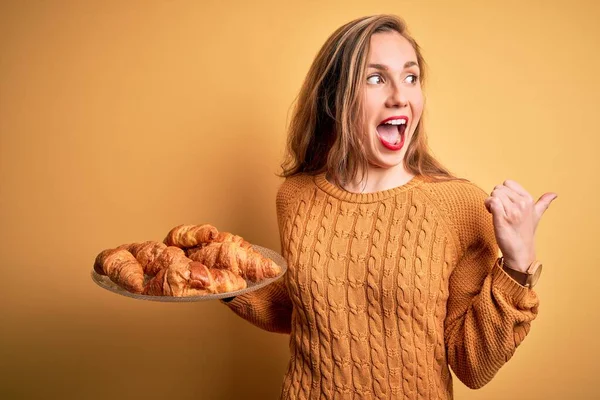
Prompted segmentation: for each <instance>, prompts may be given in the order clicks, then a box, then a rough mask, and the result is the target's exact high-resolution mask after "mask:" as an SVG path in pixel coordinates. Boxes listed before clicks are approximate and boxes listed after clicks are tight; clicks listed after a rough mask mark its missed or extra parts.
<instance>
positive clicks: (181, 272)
mask: <svg viewBox="0 0 600 400" xmlns="http://www.w3.org/2000/svg"><path fill="white" fill-rule="evenodd" d="M246 287H247V283H246V281H245V280H244V279H243V278H242V277H241V276H239V275H236V274H234V273H233V272H231V271H229V270H219V269H210V268H208V267H207V266H205V265H204V264H202V263H199V262H195V261H191V260H189V259H188V260H187V261H185V260H183V259H181V260H178V261H176V262H175V263H173V264H171V265H170V266H169V268H166V269H162V270H160V271H159V273H158V274H157V275H156V276H155V277H154V278H152V279H151V280H150V281H149V282H148V284H147V285H146V287H145V289H144V294H147V295H155V296H176V297H182V296H201V295H205V294H209V293H226V292H233V291H236V290H241V289H245V288H246Z"/></svg>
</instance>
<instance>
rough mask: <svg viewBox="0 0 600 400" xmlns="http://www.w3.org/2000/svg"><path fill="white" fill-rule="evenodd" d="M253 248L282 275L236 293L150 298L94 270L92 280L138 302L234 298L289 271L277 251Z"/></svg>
mask: <svg viewBox="0 0 600 400" xmlns="http://www.w3.org/2000/svg"><path fill="white" fill-rule="evenodd" d="M252 248H253V249H254V250H256V251H258V252H259V253H260V254H262V255H263V256H265V257H267V258H270V259H271V260H273V261H274V262H275V263H276V264H277V265H279V266H280V267H281V274H279V275H278V276H276V277H274V278H270V279H265V280H263V281H260V282H256V283H253V282H249V281H247V283H248V287H246V288H245V289H242V290H236V291H234V292H226V293H216V294H206V295H202V296H187V297H175V296H149V295H144V294H136V293H131V292H129V291H127V290H125V289H123V288H122V287H120V286H118V285H117V284H116V283H114V282H113V281H111V280H110V278H109V277H108V276H106V275H100V274H98V273H97V272H96V271H94V269H93V268H92V280H93V281H94V282H95V283H96V284H98V286H100V287H101V288H103V289H106V290H109V291H111V292H113V293H117V294H120V295H122V296H127V297H132V298H134V299H138V300H150V301H161V302H174V303H182V302H183V303H185V302H194V301H206V300H215V299H224V298H227V297H234V296H239V295H242V294H244V293H249V292H253V291H255V290H258V289H260V288H262V287H265V286H267V285H268V284H270V283H272V282H274V281H276V280H277V279H279V278H280V277H281V276H283V274H285V271H287V263H286V262H285V259H284V258H283V257H282V256H281V255H280V254H279V253H277V252H276V251H274V250H271V249H267V248H266V247H261V246H257V245H254V244H253V245H252Z"/></svg>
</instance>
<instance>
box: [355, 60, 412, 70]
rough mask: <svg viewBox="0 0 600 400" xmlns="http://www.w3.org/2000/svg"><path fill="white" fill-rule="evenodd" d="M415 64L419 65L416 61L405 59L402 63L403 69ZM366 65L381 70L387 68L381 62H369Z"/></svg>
mask: <svg viewBox="0 0 600 400" xmlns="http://www.w3.org/2000/svg"><path fill="white" fill-rule="evenodd" d="M415 65H416V66H417V67H418V66H419V64H418V63H417V62H416V61H407V62H406V63H405V64H404V69H406V68H410V67H412V66H415ZM367 67H369V68H375V69H379V70H382V71H387V70H388V69H389V68H388V66H387V65H383V64H369V65H367Z"/></svg>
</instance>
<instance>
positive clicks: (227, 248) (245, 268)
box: [189, 242, 281, 282]
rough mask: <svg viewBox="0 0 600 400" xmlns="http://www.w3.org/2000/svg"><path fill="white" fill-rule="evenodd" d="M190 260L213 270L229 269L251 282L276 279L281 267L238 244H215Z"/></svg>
mask: <svg viewBox="0 0 600 400" xmlns="http://www.w3.org/2000/svg"><path fill="white" fill-rule="evenodd" d="M189 258H190V259H192V260H194V261H199V262H201V263H202V264H204V265H208V266H210V267H211V268H219V269H229V270H231V271H232V272H233V273H234V274H236V275H240V276H242V277H243V278H245V279H247V280H249V281H250V282H258V281H261V280H263V279H268V278H274V277H276V276H278V275H279V274H280V273H281V267H280V266H279V265H277V264H276V263H275V262H274V261H272V260H270V259H268V258H266V257H264V256H263V255H262V254H260V253H259V252H257V251H256V250H254V249H252V248H245V247H242V246H241V245H240V244H239V243H236V242H223V243H221V242H213V243H209V244H207V245H206V246H204V247H202V248H200V249H198V250H196V251H194V252H192V253H191V254H189Z"/></svg>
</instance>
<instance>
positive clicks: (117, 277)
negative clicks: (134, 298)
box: [94, 249, 144, 293]
mask: <svg viewBox="0 0 600 400" xmlns="http://www.w3.org/2000/svg"><path fill="white" fill-rule="evenodd" d="M94 270H95V271H96V272H97V273H99V274H100V275H106V276H108V277H109V279H110V280H111V281H113V282H114V283H116V284H117V285H119V286H121V287H123V288H124V289H126V290H128V291H130V292H132V293H142V291H143V290H144V269H143V268H142V265H141V264H140V262H139V261H138V260H137V259H136V258H135V257H134V256H133V254H131V253H130V252H129V251H128V250H125V249H107V250H104V251H102V252H100V254H98V256H97V257H96V260H95V261H94Z"/></svg>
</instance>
